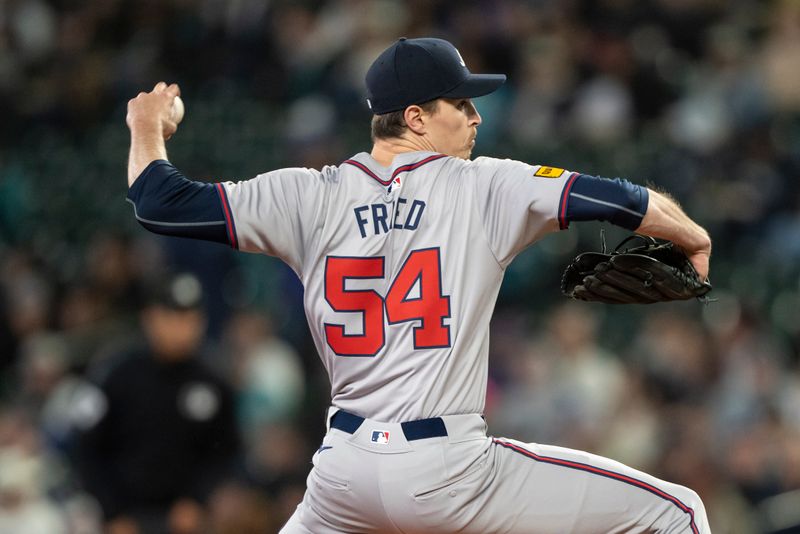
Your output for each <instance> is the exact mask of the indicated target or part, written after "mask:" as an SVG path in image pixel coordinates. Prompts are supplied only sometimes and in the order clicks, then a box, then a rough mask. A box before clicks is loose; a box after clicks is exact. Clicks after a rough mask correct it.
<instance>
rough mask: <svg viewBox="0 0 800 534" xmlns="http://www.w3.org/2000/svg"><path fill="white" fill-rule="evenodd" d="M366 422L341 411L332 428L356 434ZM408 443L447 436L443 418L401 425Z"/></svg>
mask: <svg viewBox="0 0 800 534" xmlns="http://www.w3.org/2000/svg"><path fill="white" fill-rule="evenodd" d="M363 422H364V418H363V417H361V416H358V415H354V414H352V413H350V412H345V411H343V410H339V411H338V412H336V413H335V414H333V417H331V428H335V429H337V430H341V431H342V432H347V433H348V434H354V433H355V431H356V430H358V428H359V427H360V426H361V423H363ZM400 427H401V428H402V429H403V434H405V436H406V439H407V440H408V441H414V440H417V439H426V438H440V437H443V436H446V435H447V428H445V426H444V421H443V420H442V418H441V417H433V418H431V419H419V420H417V421H407V422H405V423H400Z"/></svg>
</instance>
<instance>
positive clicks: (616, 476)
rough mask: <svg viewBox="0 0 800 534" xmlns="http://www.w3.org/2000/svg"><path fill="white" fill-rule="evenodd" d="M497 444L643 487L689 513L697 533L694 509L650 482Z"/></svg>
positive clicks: (535, 458) (553, 462) (544, 461)
mask: <svg viewBox="0 0 800 534" xmlns="http://www.w3.org/2000/svg"><path fill="white" fill-rule="evenodd" d="M492 441H493V442H494V443H496V444H497V445H500V446H502V447H505V448H507V449H511V450H512V451H514V452H516V453H519V454H521V455H523V456H526V457H528V458H531V459H533V460H536V461H537V462H543V463H548V464H553V465H560V466H562V467H568V468H570V469H577V470H579V471H586V472H589V473H593V474H595V475H600V476H604V477H607V478H610V479H612V480H618V481H620V482H624V483H625V484H629V485H631V486H636V487H637V488H640V489H643V490H645V491H649V492H650V493H652V494H654V495H656V496H658V497H661V498H662V499H664V500H667V501H669V502H671V503H672V504H674V505H675V506H677V507H678V508H679V509H680V510H681V511H682V512H683V513H685V514H688V515H689V524H690V526H691V527H692V532H693V533H694V534H699V533H700V531H699V530H698V529H697V525H696V524H695V521H694V510H692V509H691V508H690V507H688V506H686V505H685V504H684V503H683V502H681V500H680V499H678V498H677V497H675V496H673V495H670V494H668V493H665V492H663V491H662V490H660V489H658V488H657V487H655V486H653V485H652V484H648V483H646V482H642V481H641V480H637V479H635V478H632V477H629V476H627V475H623V474H621V473H614V472H613V471H609V470H607V469H602V468H600V467H595V466H592V465H588V464H583V463H580V462H573V461H570V460H563V459H561V458H553V457H550V456H540V455H538V454H535V453H533V452H531V451H529V450H526V449H523V448H522V447H519V446H517V445H514V444H513V443H508V442H506V441H500V440H498V439H493V440H492Z"/></svg>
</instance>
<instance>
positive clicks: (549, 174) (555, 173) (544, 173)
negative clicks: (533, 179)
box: [533, 166, 564, 178]
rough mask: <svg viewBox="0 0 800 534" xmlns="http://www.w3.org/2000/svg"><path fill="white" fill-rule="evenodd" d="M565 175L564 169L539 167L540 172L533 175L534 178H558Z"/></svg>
mask: <svg viewBox="0 0 800 534" xmlns="http://www.w3.org/2000/svg"><path fill="white" fill-rule="evenodd" d="M562 174H564V169H559V168H558V167H544V166H542V167H539V170H538V171H536V172H535V173H534V174H533V175H534V176H541V177H542V178H558V177H559V176H561V175H562Z"/></svg>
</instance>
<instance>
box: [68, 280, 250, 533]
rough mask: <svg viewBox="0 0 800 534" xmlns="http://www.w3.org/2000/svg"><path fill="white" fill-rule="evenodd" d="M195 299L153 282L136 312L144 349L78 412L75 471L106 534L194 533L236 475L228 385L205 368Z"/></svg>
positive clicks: (198, 297) (193, 290)
mask: <svg viewBox="0 0 800 534" xmlns="http://www.w3.org/2000/svg"><path fill="white" fill-rule="evenodd" d="M201 305H202V290H201V286H200V283H199V281H198V280H197V279H196V278H194V277H193V276H191V275H187V274H180V275H176V276H172V277H167V278H166V279H165V280H163V281H161V282H160V283H159V284H158V285H157V287H155V288H154V290H153V292H152V293H151V294H150V296H149V302H148V304H147V305H146V307H145V309H144V310H143V312H142V325H143V327H144V333H145V336H146V338H147V346H146V347H137V348H134V349H132V350H131V351H130V353H129V354H127V355H125V356H124V357H123V358H121V359H119V361H116V362H113V363H111V364H108V365H109V368H108V369H107V370H105V372H104V373H103V374H102V375H101V376H100V377H99V380H98V388H97V389H96V390H94V392H93V394H92V395H90V396H84V398H83V399H82V400H81V404H80V405H79V406H76V409H77V410H79V413H80V414H81V415H82V417H81V418H80V419H79V421H78V423H79V424H80V426H81V427H82V430H83V433H82V435H81V437H80V445H79V470H80V474H81V476H82V478H83V481H84V483H85V486H86V488H87V489H88V491H89V492H91V493H92V494H93V495H94V496H95V498H96V499H97V500H98V501H99V503H100V505H101V506H102V509H103V514H104V517H105V519H106V521H107V528H108V531H109V533H111V534H117V533H120V534H121V533H126V534H127V533H142V534H145V533H146V534H151V533H152V534H160V533H169V534H192V533H198V532H201V527H202V526H203V525H204V523H205V515H206V510H205V508H204V507H205V503H206V500H207V499H208V497H209V495H210V494H211V492H213V490H214V489H215V488H216V487H217V486H219V485H220V484H222V483H223V482H224V481H225V480H227V479H228V478H229V477H231V476H232V474H233V473H234V469H235V465H236V462H237V458H238V453H239V444H238V438H237V436H238V432H237V429H236V420H235V413H234V406H233V393H232V391H231V390H230V388H229V386H228V385H227V384H226V383H224V382H223V381H221V380H220V379H219V378H217V376H216V375H215V374H213V373H212V372H210V371H209V370H208V369H207V368H206V366H205V365H203V364H202V363H201V362H200V361H199V359H198V358H197V355H198V353H199V351H200V350H201V344H202V341H203V333H204V327H205V318H204V316H203V313H202V311H201Z"/></svg>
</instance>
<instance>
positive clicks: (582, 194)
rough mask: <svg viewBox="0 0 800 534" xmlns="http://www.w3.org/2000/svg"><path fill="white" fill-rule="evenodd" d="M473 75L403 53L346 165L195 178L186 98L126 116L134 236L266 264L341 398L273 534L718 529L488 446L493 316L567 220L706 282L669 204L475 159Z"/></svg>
mask: <svg viewBox="0 0 800 534" xmlns="http://www.w3.org/2000/svg"><path fill="white" fill-rule="evenodd" d="M504 81H505V76H504V75H491V74H488V75H487V74H473V73H471V72H470V71H469V70H468V69H467V67H466V65H465V64H464V60H463V59H462V58H461V56H460V54H459V53H458V51H457V50H456V48H455V47H454V46H453V45H452V44H450V43H449V42H447V41H443V40H440V39H432V38H424V39H405V38H403V39H400V40H398V41H397V42H395V43H394V44H393V45H392V46H391V47H389V48H388V49H387V50H386V51H384V52H383V53H382V54H381V55H380V56H379V57H378V58H377V59H376V60H375V62H374V63H373V64H372V66H371V67H370V69H369V71H368V73H367V76H366V85H367V90H368V94H369V99H368V103H369V105H370V108H371V110H372V112H373V113H374V117H373V121H372V137H373V141H374V144H373V147H372V150H371V152H362V153H359V154H356V155H354V156H353V157H351V158H350V159H348V160H346V161H344V162H342V163H341V164H340V165H338V166H327V167H324V168H322V169H321V170H314V169H304V168H288V169H280V170H275V171H272V172H268V173H265V174H261V175H259V176H257V177H255V178H253V179H251V180H247V181H243V182H239V183H231V182H226V183H214V184H207V183H199V182H194V181H191V180H189V179H187V178H186V177H184V176H182V175H181V173H180V171H179V170H178V169H176V168H175V167H174V166H173V165H172V164H171V163H170V162H169V161H168V160H167V154H166V149H165V145H164V141H163V139H164V138H166V137H169V136H170V135H172V134H173V133H174V132H175V131H176V128H177V125H176V124H175V123H174V121H173V120H172V119H171V118H170V106H171V105H172V101H173V99H174V97H175V96H176V95H178V94H179V88H178V87H177V86H176V85H174V84H173V85H169V86H168V85H167V84H165V83H163V82H162V83H159V84H158V85H156V87H155V88H154V90H153V91H151V92H149V93H141V94H139V96H137V97H136V98H134V99H133V100H131V101H130V102H129V104H128V116H127V123H128V126H129V127H130V130H131V150H130V160H129V168H128V184H129V186H130V190H129V193H128V200H129V201H130V202H131V203H132V204H133V205H134V210H135V215H136V217H137V219H138V220H139V221H140V223H141V224H142V225H143V226H145V228H147V229H149V230H151V231H153V232H157V233H165V234H170V235H178V236H186V237H193V238H199V239H207V240H213V241H219V242H222V243H227V244H229V245H230V246H232V247H234V248H237V249H240V250H245V251H249V252H262V253H265V254H270V255H273V256H277V257H279V258H281V259H282V260H283V261H285V262H286V263H287V264H288V265H289V266H291V268H292V269H293V270H294V271H295V272H296V273H297V275H298V276H299V277H300V280H301V281H302V283H303V285H304V287H305V310H306V314H307V317H308V322H309V325H310V328H311V333H312V335H313V337H314V341H315V343H316V347H317V350H318V352H319V355H320V358H321V359H322V362H323V364H324V365H325V368H326V369H327V371H328V374H329V376H330V382H331V407H330V409H329V411H328V414H327V418H326V424H327V429H328V431H327V434H326V436H325V438H324V440H323V443H322V445H321V447H320V448H319V450H318V451H317V452H316V453H315V454H314V457H313V464H314V467H313V469H312V470H311V473H310V474H309V476H308V481H307V490H306V494H305V497H304V499H303V501H302V503H301V504H300V505H299V506H298V508H297V510H296V512H295V513H294V515H293V516H292V517H291V519H290V520H289V521H288V523H287V524H286V525H285V527H284V528H283V530H282V532H284V533H287V534H295V533H311V534H328V533H331V534H332V533H384V534H385V533H403V534H412V533H423V532H440V533H448V532H460V533H476V534H486V533H500V532H502V533H525V534H530V533H554V534H555V533H557V534H564V533H602V534H607V533H612V532H675V533H677V532H681V533H684V532H685V533H694V534H699V533H708V532H710V529H709V526H708V520H707V518H706V512H705V509H704V507H703V504H702V502H701V501H700V499H699V497H698V496H697V494H696V493H694V492H693V491H691V490H689V489H687V488H685V487H681V486H678V485H675V484H671V483H669V482H665V481H663V480H659V479H657V478H655V477H652V476H650V475H648V474H646V473H642V472H639V471H636V470H634V469H631V468H629V467H627V466H625V465H622V464H620V463H617V462H615V461H612V460H609V459H606V458H602V457H599V456H596V455H593V454H589V453H586V452H581V451H576V450H570V449H565V448H561V447H555V446H549V445H540V444H536V443H521V442H519V441H515V440H512V439H506V438H494V437H489V436H487V435H486V423H485V421H484V419H483V417H482V415H481V414H482V412H483V408H484V398H485V393H486V382H487V368H488V350H489V321H490V318H491V315H492V311H493V307H494V304H495V300H496V298H497V294H498V291H499V288H500V283H501V281H502V279H503V273H504V271H505V269H506V267H507V266H508V265H509V263H510V262H511V261H512V260H513V259H514V257H515V256H516V255H517V254H518V253H519V252H520V251H522V250H523V249H525V248H526V247H528V246H530V245H532V244H533V243H535V242H536V241H537V240H538V239H540V238H542V237H544V236H545V235H547V234H548V233H550V232H554V231H556V230H559V229H566V228H567V227H568V225H569V224H570V223H571V222H573V221H584V220H605V221H610V222H611V223H613V224H615V225H619V226H621V227H624V228H627V229H631V230H636V231H637V232H639V233H642V234H646V235H652V236H654V237H659V238H664V239H669V240H671V241H674V242H675V243H676V244H677V245H678V246H680V247H681V248H683V249H684V250H685V251H686V253H687V256H688V257H689V258H690V260H691V262H692V264H693V265H694V266H695V268H696V269H697V271H698V273H699V275H700V276H701V278H705V277H706V275H707V274H708V268H709V256H710V251H711V241H710V239H709V237H708V234H707V233H706V232H705V230H703V229H702V228H701V227H700V226H698V225H697V224H695V223H694V222H692V221H691V220H690V219H689V218H688V217H687V216H686V215H685V214H684V213H683V211H682V210H681V209H680V208H679V207H678V205H677V204H676V203H675V202H673V201H672V200H670V199H669V198H668V197H667V196H666V195H664V194H661V193H658V192H656V191H653V190H649V189H647V188H645V187H642V186H639V185H635V184H632V183H630V182H628V181H624V180H619V179H617V180H608V179H603V178H599V177H593V176H588V175H584V174H580V173H577V172H570V171H568V170H565V169H560V168H555V167H547V166H540V165H534V164H529V163H524V162H519V161H512V160H500V159H493V158H486V157H479V158H476V159H475V160H470V155H471V153H472V149H473V148H474V146H475V140H476V135H477V132H478V127H479V126H480V124H481V117H480V115H479V114H478V112H477V111H476V109H475V107H474V106H473V103H472V100H471V99H473V98H476V97H479V96H482V95H485V94H488V93H490V92H492V91H494V90H495V89H497V88H498V87H499V86H500V85H501V84H502V83H503V82H504Z"/></svg>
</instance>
